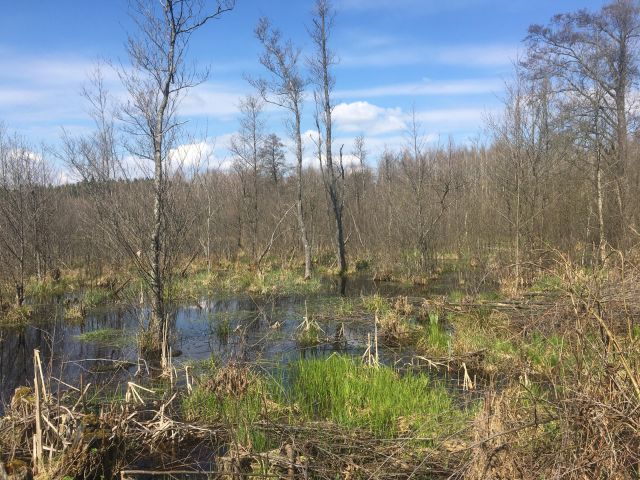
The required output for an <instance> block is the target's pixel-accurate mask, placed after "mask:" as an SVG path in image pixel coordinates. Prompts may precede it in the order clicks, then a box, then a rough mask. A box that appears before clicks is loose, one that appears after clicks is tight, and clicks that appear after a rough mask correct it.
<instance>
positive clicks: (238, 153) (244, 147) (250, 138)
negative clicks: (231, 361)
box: [229, 95, 264, 259]
mask: <svg viewBox="0 0 640 480" xmlns="http://www.w3.org/2000/svg"><path fill="white" fill-rule="evenodd" d="M262 110H263V103H262V100H260V98H258V97H256V96H254V95H248V96H246V97H245V98H244V99H243V100H242V101H241V102H240V118H239V122H240V130H239V131H238V133H236V134H235V135H234V136H233V137H232V138H231V141H230V144H229V150H230V151H231V153H232V154H233V156H234V159H235V164H234V168H235V169H236V171H237V172H238V175H239V176H240V179H241V181H242V191H243V198H244V199H245V202H246V203H247V205H246V216H247V219H248V222H249V226H250V228H251V256H252V257H253V258H254V259H257V253H258V250H257V244H258V231H259V227H260V214H259V204H260V188H259V183H260V176H261V172H262V169H263V163H262V158H261V156H260V153H261V151H262V148H263V142H264V119H263V118H262Z"/></svg>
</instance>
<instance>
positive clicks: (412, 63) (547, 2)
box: [0, 0, 605, 169]
mask: <svg viewBox="0 0 640 480" xmlns="http://www.w3.org/2000/svg"><path fill="white" fill-rule="evenodd" d="M211 2H212V3H213V0H211ZM604 3H605V2H604V1H601V0H335V2H334V5H335V7H336V11H337V16H336V21H335V29H334V33H333V37H332V38H331V48H332V49H333V50H334V51H335V53H336V55H337V58H338V59H339V64H338V65H337V66H336V67H335V70H334V74H335V77H336V86H335V91H334V102H335V110H334V122H335V133H334V136H335V138H336V145H341V144H344V145H345V150H346V151H349V149H350V148H351V145H352V142H353V139H354V138H355V137H356V136H357V135H360V134H363V135H364V136H365V141H366V145H367V150H368V152H369V162H371V163H372V164H374V163H375V161H376V160H377V157H378V156H379V155H380V153H381V152H382V151H383V150H384V149H385V148H391V149H395V148H401V147H402V145H403V144H404V143H405V142H406V140H407V138H406V130H407V125H408V122H409V120H410V118H411V114H412V112H413V111H415V115H416V118H417V119H418V121H419V122H420V127H421V132H422V134H423V135H424V138H425V140H426V141H427V142H430V143H432V144H434V145H437V144H438V143H445V142H447V141H448V138H453V139H454V141H455V142H457V143H469V142H473V141H475V140H477V139H480V140H482V139H483V138H485V135H486V130H485V129H484V123H485V119H486V117H487V115H495V114H499V112H500V111H501V102H502V98H503V92H504V85H505V82H508V81H509V80H510V78H511V77H512V74H513V63H514V61H516V60H517V58H518V57H519V56H521V55H522V54H523V52H524V46H523V44H522V40H523V39H524V37H525V36H526V33H527V28H528V26H529V25H531V24H533V23H547V22H548V20H549V19H550V18H551V17H552V16H553V15H554V14H556V13H562V12H568V11H575V10H578V9H581V8H587V9H590V10H595V9H598V8H600V7H601V6H602V5H603V4H604ZM312 4H313V0H288V1H287V0H237V2H236V7H235V9H234V10H233V11H232V12H229V13H227V14H225V15H224V16H223V17H221V18H220V19H219V20H216V21H214V22H210V23H208V24H206V25H205V26H204V27H203V28H202V29H200V30H199V31H197V32H196V33H195V35H194V36H193V37H192V40H191V45H190V59H191V60H192V61H194V62H196V63H197V65H198V66H199V67H201V68H205V69H209V72H210V73H209V78H208V80H207V81H206V82H205V83H203V84H202V85H200V86H198V87H196V88H194V89H193V90H192V91H190V92H189V94H188V95H187V97H186V98H185V99H184V100H183V102H182V104H181V107H180V112H179V113H180V115H181V118H182V119H183V120H184V121H185V122H186V129H187V131H188V132H189V134H190V135H191V138H194V139H197V140H193V142H194V144H195V145H199V146H200V147H203V148H204V150H206V151H207V153H210V154H211V155H212V157H213V158H215V161H217V162H218V164H219V165H223V164H225V162H228V161H229V153H228V149H227V147H228V143H229V139H230V136H231V135H232V134H233V132H234V131H235V130H237V128H238V103H239V101H240V99H241V98H242V97H243V96H244V95H247V94H250V93H252V89H251V87H250V85H249V84H248V83H247V81H246V80H245V78H246V76H247V75H250V76H260V75H261V74H262V73H263V71H262V70H261V66H260V65H259V63H258V60H257V58H258V55H259V53H260V46H259V44H258V42H257V40H256V39H255V37H254V35H253V29H254V28H255V25H256V23H257V21H258V19H259V18H260V17H261V16H267V17H269V18H270V19H271V21H272V23H273V24H274V25H275V26H277V27H278V28H279V29H280V30H281V31H282V32H283V35H284V36H285V37H287V38H291V39H292V40H293V41H294V42H295V43H296V44H297V45H298V46H300V48H302V50H303V52H304V54H305V55H306V54H310V53H311V45H310V40H309V36H308V33H307V27H308V26H309V24H310V23H311V21H310V19H311V10H312ZM0 7H2V10H1V12H2V13H1V14H0V60H1V62H2V69H1V70H0V122H2V123H4V124H5V126H6V127H7V128H8V129H9V130H11V131H16V132H18V133H19V134H20V135H22V136H24V137H25V138H26V139H28V141H29V142H31V143H32V144H33V145H38V144H41V143H45V144H46V145H48V146H49V147H50V148H51V149H56V148H59V147H60V142H61V141H60V138H61V136H62V132H63V129H64V130H65V131H67V132H69V133H70V134H73V135H83V134H87V133H89V132H90V131H91V128H92V124H91V121H90V117H89V114H88V106H87V103H86V101H85V99H84V98H83V97H82V95H81V91H82V89H83V86H86V85H87V83H88V80H87V78H88V75H89V74H90V72H91V71H92V70H93V69H94V68H95V65H96V64H97V63H99V62H105V61H106V62H112V63H115V64H121V65H127V57H126V52H125V48H124V44H125V41H126V38H127V34H128V33H129V32H134V31H135V27H134V25H133V23H132V21H131V18H130V16H129V13H128V12H129V9H128V1H127V0H56V1H53V0H21V1H19V2H15V1H10V0H0ZM105 78H106V80H107V85H108V87H109V89H110V91H111V92H112V94H113V95H114V96H115V97H116V98H123V95H124V91H123V89H122V86H121V85H120V84H119V82H118V78H117V75H116V74H115V72H113V71H111V70H109V68H108V67H107V68H106V70H105ZM312 111H313V106H312V104H311V100H310V98H308V99H307V101H306V102H305V106H304V113H305V117H304V118H305V120H304V124H303V127H304V130H305V140H306V143H307V149H306V156H307V158H308V159H309V161H312V160H311V158H312V152H311V151H310V150H311V148H310V145H309V143H310V141H309V139H310V132H311V130H312V128H313V123H312ZM265 121H266V129H267V131H268V132H275V133H277V134H279V135H280V136H282V137H286V131H285V129H284V128H283V125H282V123H283V113H282V112H280V111H277V110H276V109H274V108H268V109H266V111H265ZM203 148H199V149H198V152H202V151H203ZM181 151H186V152H189V151H190V150H189V145H184V146H183V148H182V150H181ZM58 166H59V168H60V169H64V165H58Z"/></svg>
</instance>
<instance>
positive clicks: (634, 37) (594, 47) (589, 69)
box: [525, 0, 640, 244]
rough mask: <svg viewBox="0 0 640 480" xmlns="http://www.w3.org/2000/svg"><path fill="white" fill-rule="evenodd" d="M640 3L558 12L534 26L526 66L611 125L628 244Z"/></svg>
mask: <svg viewBox="0 0 640 480" xmlns="http://www.w3.org/2000/svg"><path fill="white" fill-rule="evenodd" d="M639 40H640V7H639V6H638V5H637V3H636V2H635V1H633V0H614V1H613V2H612V3H610V4H608V5H606V6H604V7H603V8H602V9H601V10H600V11H598V12H595V13H591V12H588V11H587V10H580V11H578V12H576V13H567V14H561V15H556V16H555V17H554V18H553V20H552V21H551V23H550V24H549V25H548V26H541V25H533V26H531V27H530V28H529V36H528V37H527V42H528V45H529V53H528V58H527V61H526V62H525V65H526V66H527V68H529V69H530V70H531V71H532V72H533V74H534V75H536V76H538V77H549V78H553V79H555V80H557V83H558V88H559V90H561V91H567V92H568V91H570V92H572V93H573V95H577V96H580V97H583V98H585V99H587V100H589V101H592V100H593V99H594V98H596V96H597V97H598V99H600V101H601V105H600V106H599V107H598V108H599V109H600V111H601V113H602V119H603V120H604V121H605V122H606V124H607V125H608V127H609V128H608V129H607V130H606V131H601V135H603V138H604V137H605V136H608V137H609V140H610V142H611V144H612V145H613V146H614V148H613V152H612V155H611V156H610V161H611V162H612V168H611V172H612V173H613V174H614V175H615V177H614V181H615V183H616V190H615V193H616V200H617V204H618V215H619V222H618V230H619V231H618V235H619V236H620V237H621V243H623V244H624V226H623V225H624V223H625V216H626V211H625V210H626V209H625V203H626V202H625V196H626V195H625V185H624V183H625V180H626V179H625V169H626V167H627V165H628V136H629V114H630V102H629V93H630V91H631V88H632V87H633V86H634V85H635V84H636V83H637V80H638V46H639V44H638V42H639Z"/></svg>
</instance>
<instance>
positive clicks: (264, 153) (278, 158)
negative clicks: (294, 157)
mask: <svg viewBox="0 0 640 480" xmlns="http://www.w3.org/2000/svg"><path fill="white" fill-rule="evenodd" d="M259 156H260V158H261V160H262V165H263V167H264V169H265V172H266V174H267V176H268V177H269V178H270V179H271V180H272V181H273V186H274V188H275V189H276V192H279V190H278V187H279V186H280V183H281V182H282V177H284V174H285V172H286V163H285V155H284V143H282V141H281V140H280V137H278V135H276V134H275V133H270V134H269V135H267V136H266V137H265V139H264V142H263V144H262V148H261V149H260V152H259Z"/></svg>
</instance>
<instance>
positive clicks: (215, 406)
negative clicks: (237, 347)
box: [182, 369, 277, 452]
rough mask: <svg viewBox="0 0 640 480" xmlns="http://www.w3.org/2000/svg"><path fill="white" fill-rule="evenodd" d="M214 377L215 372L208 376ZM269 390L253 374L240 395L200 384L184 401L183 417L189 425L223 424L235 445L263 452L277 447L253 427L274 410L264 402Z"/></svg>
mask: <svg viewBox="0 0 640 480" xmlns="http://www.w3.org/2000/svg"><path fill="white" fill-rule="evenodd" d="M214 373H215V369H213V370H212V371H211V372H210V374H211V375H214ZM268 386H269V384H268V383H267V382H265V381H262V380H261V379H260V378H259V377H257V376H256V375H254V374H250V378H249V387H248V389H247V391H246V392H243V393H242V394H241V395H230V394H220V393H219V392H215V391H211V390H209V389H207V388H206V387H205V386H204V384H202V386H200V387H197V388H196V389H194V390H193V392H192V393H191V394H190V395H188V396H187V397H185V398H184V400H183V402H182V410H183V414H184V415H185V418H186V419H187V420H188V421H198V422H205V423H218V422H222V423H224V424H225V425H227V426H229V427H230V429H231V432H232V436H233V438H232V440H233V442H234V443H239V444H241V445H243V446H246V447H250V448H252V449H253V450H254V451H256V452H264V451H267V450H270V449H272V448H275V447H276V446H277V445H274V444H273V443H272V442H271V441H270V440H269V438H268V436H267V435H266V434H265V432H264V431H263V430H262V429H261V428H259V427H257V426H256V423H257V422H258V420H260V419H262V418H263V417H265V416H268V415H269V413H270V412H271V410H270V408H273V406H274V404H271V403H270V402H268V401H267V399H268V397H269V392H268Z"/></svg>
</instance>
